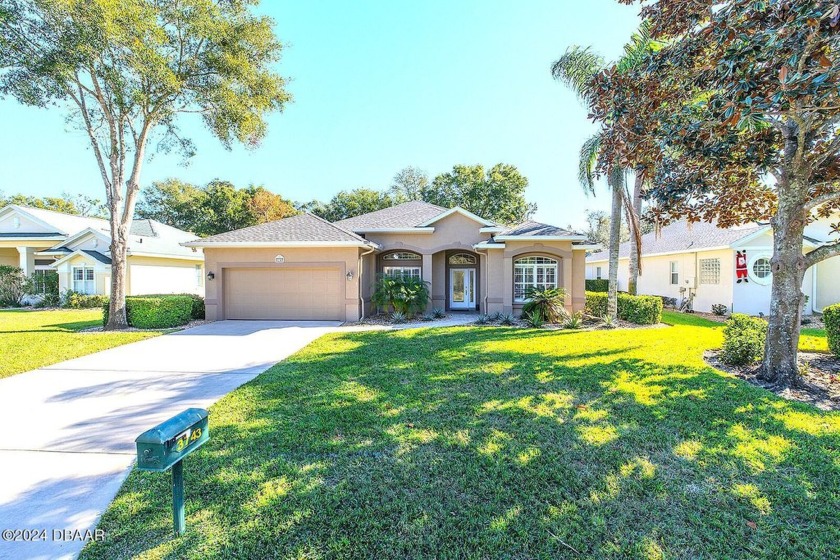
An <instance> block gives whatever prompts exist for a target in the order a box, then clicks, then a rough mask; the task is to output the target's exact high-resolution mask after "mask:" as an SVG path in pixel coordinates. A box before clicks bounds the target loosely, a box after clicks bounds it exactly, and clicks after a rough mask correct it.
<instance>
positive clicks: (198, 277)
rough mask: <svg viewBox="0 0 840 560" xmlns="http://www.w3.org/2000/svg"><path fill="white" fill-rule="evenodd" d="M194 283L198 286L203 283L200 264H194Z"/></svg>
mask: <svg viewBox="0 0 840 560" xmlns="http://www.w3.org/2000/svg"><path fill="white" fill-rule="evenodd" d="M195 285H196V287H198V288H200V287H202V286H203V285H204V272H203V271H202V270H201V265H200V264H197V265H195Z"/></svg>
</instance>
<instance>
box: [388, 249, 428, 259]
mask: <svg viewBox="0 0 840 560" xmlns="http://www.w3.org/2000/svg"><path fill="white" fill-rule="evenodd" d="M422 258H423V257H421V256H420V255H418V254H417V253H412V252H409V251H400V252H397V253H388V254H387V255H385V256H384V257H382V260H383V261H419V260H421V259H422Z"/></svg>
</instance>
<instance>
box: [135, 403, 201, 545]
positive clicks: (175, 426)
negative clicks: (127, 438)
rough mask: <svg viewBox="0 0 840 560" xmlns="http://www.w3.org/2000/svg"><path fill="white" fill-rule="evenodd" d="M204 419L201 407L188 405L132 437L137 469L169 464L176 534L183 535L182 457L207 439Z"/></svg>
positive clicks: (158, 469) (165, 467) (159, 469)
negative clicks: (133, 438) (134, 438)
mask: <svg viewBox="0 0 840 560" xmlns="http://www.w3.org/2000/svg"><path fill="white" fill-rule="evenodd" d="M208 420H209V419H208V415H207V411H206V410H204V409H203V408H188V409H187V410H185V411H184V412H182V413H181V414H178V415H177V416H173V417H172V418H170V419H169V420H167V421H165V422H163V423H161V424H158V425H157V426H155V427H154V428H152V429H151V430H147V431H145V432H143V433H142V434H140V435H139V436H137V439H136V440H134V441H135V443H136V444H137V468H138V469H140V470H141V471H153V472H166V471H167V470H169V469H170V468H172V523H173V527H174V530H175V535H177V536H180V535H183V534H184V530H185V529H186V521H185V516H184V464H183V463H182V461H183V460H184V458H185V457H186V456H187V455H189V454H190V453H192V452H193V451H195V450H196V449H198V448H199V447H201V446H202V445H204V443H205V442H207V440H209V439H210V426H209V422H208Z"/></svg>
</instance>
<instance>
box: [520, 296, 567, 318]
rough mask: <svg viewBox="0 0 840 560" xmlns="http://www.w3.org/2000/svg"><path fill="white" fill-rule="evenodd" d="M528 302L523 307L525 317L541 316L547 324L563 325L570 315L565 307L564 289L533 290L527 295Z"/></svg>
mask: <svg viewBox="0 0 840 560" xmlns="http://www.w3.org/2000/svg"><path fill="white" fill-rule="evenodd" d="M525 297H526V298H528V301H526V302H525V305H523V306H522V315H523V317H532V316H536V315H539V317H540V319H541V320H542V321H543V322H546V323H554V324H558V323H562V322H563V321H565V320H566V319H567V318H568V317H569V314H568V312H567V311H566V308H565V307H563V305H564V304H565V301H566V291H565V290H563V289H562V288H547V289H545V290H537V289H534V288H531V289H529V290H528V291H527V293H526V294H525Z"/></svg>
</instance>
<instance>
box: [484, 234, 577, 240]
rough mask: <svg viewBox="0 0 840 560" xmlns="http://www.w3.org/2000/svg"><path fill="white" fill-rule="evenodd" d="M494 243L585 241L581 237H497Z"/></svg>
mask: <svg viewBox="0 0 840 560" xmlns="http://www.w3.org/2000/svg"><path fill="white" fill-rule="evenodd" d="M495 239H496V241H586V236H583V235H497V236H496V237H495Z"/></svg>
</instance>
